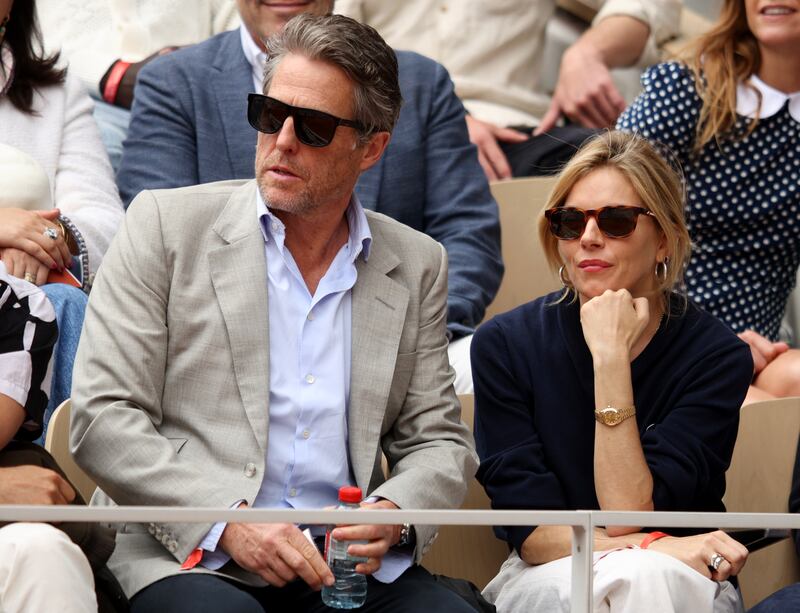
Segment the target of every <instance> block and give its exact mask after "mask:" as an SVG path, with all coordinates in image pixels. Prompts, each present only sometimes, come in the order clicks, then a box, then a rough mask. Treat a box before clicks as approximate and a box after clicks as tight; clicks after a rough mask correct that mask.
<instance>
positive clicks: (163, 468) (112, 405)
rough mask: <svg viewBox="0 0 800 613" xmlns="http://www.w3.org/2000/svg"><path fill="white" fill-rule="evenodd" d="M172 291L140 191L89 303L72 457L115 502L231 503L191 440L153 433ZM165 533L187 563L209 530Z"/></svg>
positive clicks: (152, 206)
mask: <svg viewBox="0 0 800 613" xmlns="http://www.w3.org/2000/svg"><path fill="white" fill-rule="evenodd" d="M170 291H171V274H170V262H169V257H168V256H167V254H166V252H165V249H164V243H163V236H162V227H161V222H160V218H159V211H158V208H157V205H156V202H155V199H154V197H153V195H152V194H151V193H150V192H143V193H142V194H141V195H140V196H139V197H138V198H137V199H136V201H135V202H134V203H133V205H132V206H131V207H130V209H129V210H128V213H127V215H126V217H125V220H124V222H123V225H122V227H121V229H120V231H119V233H118V235H117V236H116V238H115V239H114V241H113V243H112V245H111V247H110V248H109V251H108V253H107V254H106V257H105V259H104V261H103V266H102V267H101V269H100V271H99V273H98V275H97V279H96V281H95V284H94V287H93V289H92V295H91V297H90V299H89V304H88V307H87V311H86V319H85V322H84V328H83V332H82V335H81V340H80V344H79V346H78V352H77V356H76V360H75V367H74V373H73V379H72V380H73V387H72V407H73V408H72V423H71V435H70V443H71V448H72V453H73V455H74V456H75V460H76V461H77V462H78V464H79V465H80V466H81V467H82V468H83V469H84V470H85V471H86V472H87V473H88V474H89V475H90V476H91V477H92V478H93V479H95V481H96V482H97V484H98V486H99V487H100V488H101V489H102V490H103V491H104V492H105V493H106V494H108V495H109V496H110V497H111V498H112V499H113V500H114V501H115V502H116V503H117V504H123V505H164V506H228V505H230V503H231V500H226V499H223V495H222V494H221V492H220V490H221V489H224V488H220V487H219V484H217V483H215V482H214V480H213V479H209V478H208V473H207V470H208V467H207V466H203V465H200V463H197V462H190V461H188V460H187V458H186V457H185V454H184V455H180V454H179V453H178V451H179V450H180V446H181V445H182V443H184V442H185V439H183V440H182V439H170V438H167V437H166V436H163V435H162V434H160V433H159V432H158V431H157V429H156V428H157V426H158V425H159V424H160V423H161V422H162V417H163V413H162V405H161V399H162V393H163V389H164V382H165V378H166V375H165V371H166V368H167V353H168V335H169V330H168V327H167V301H168V299H169V295H170ZM159 527H160V528H161V530H159V532H163V533H164V534H168V535H170V538H169V539H168V540H167V542H165V543H164V544H165V545H166V546H167V548H168V549H169V550H170V551H171V553H172V554H173V555H174V556H175V557H176V558H177V559H178V560H180V561H182V560H184V559H185V558H186V556H187V555H188V554H189V553H190V552H191V551H192V549H193V548H194V547H195V546H196V545H197V543H199V542H200V540H201V539H202V538H203V536H204V535H205V534H206V533H207V532H208V530H209V528H210V524H180V525H174V524H173V525H170V524H166V525H162V526H159ZM172 542H174V543H175V545H174V548H172V547H170V543H172Z"/></svg>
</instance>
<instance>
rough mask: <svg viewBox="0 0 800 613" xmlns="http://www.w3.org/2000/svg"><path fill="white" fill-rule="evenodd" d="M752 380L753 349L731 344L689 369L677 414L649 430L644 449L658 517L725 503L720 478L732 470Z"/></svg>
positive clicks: (682, 386) (684, 379) (677, 406)
mask: <svg viewBox="0 0 800 613" xmlns="http://www.w3.org/2000/svg"><path fill="white" fill-rule="evenodd" d="M687 359H688V358H687ZM752 374H753V361H752V357H751V355H750V351H749V349H748V348H747V346H746V345H745V344H744V343H740V342H738V341H737V342H736V343H735V344H733V343H730V342H726V343H725V344H724V345H721V346H719V347H718V348H717V349H715V350H711V351H708V352H706V353H704V355H703V356H702V359H698V360H697V361H696V363H695V364H694V365H693V366H692V367H691V368H689V369H687V371H686V373H685V375H684V378H683V382H682V384H681V388H682V392H681V393H680V396H679V397H678V399H677V402H675V404H674V406H673V408H672V409H671V410H670V412H669V413H668V414H667V415H666V417H665V418H664V419H662V420H661V421H660V422H658V423H654V424H648V425H647V426H646V429H645V432H644V434H643V435H642V449H643V451H644V455H645V458H646V460H647V464H648V466H649V467H650V472H651V473H652V475H653V504H654V507H655V509H656V510H657V511H677V510H686V509H687V508H688V507H689V506H690V505H691V504H692V502H693V501H696V500H700V499H703V498H704V497H705V498H709V495H710V496H711V497H713V498H714V499H716V500H721V498H722V496H723V494H724V481H720V480H719V478H718V476H719V475H721V474H724V472H725V471H726V470H727V468H728V466H729V465H730V461H731V456H732V454H733V446H734V443H735V442H736V435H737V432H738V429H739V407H740V406H741V404H742V401H743V400H744V397H745V394H746V393H747V388H748V386H749V384H750V380H751V379H752ZM712 488H719V489H721V490H722V491H719V492H710V491H709V490H710V489H712Z"/></svg>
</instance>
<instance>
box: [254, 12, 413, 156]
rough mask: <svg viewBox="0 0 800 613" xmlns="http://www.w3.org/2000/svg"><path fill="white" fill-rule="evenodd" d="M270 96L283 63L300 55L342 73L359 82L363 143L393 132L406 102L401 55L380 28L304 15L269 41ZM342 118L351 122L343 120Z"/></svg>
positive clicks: (355, 93)
mask: <svg viewBox="0 0 800 613" xmlns="http://www.w3.org/2000/svg"><path fill="white" fill-rule="evenodd" d="M265 44H266V47H267V58H268V60H267V63H266V66H265V68H264V93H265V94H267V93H268V92H269V87H270V84H271V83H272V79H273V77H274V76H275V71H276V70H277V68H278V64H280V62H281V60H282V59H283V58H284V57H286V56H287V55H289V54H290V53H295V54H298V55H302V56H305V57H307V58H309V59H312V60H320V61H323V62H328V63H330V64H332V65H334V66H336V67H338V68H340V69H341V70H342V71H344V73H345V74H346V75H347V76H348V77H349V78H350V80H351V81H352V82H353V106H354V109H355V110H354V113H355V117H354V118H353V119H355V121H357V122H358V123H360V124H361V126H362V127H363V130H360V131H359V137H360V142H361V143H362V144H363V143H365V142H367V141H369V138H370V137H371V136H372V135H373V134H375V133H376V132H391V131H392V129H393V128H394V124H395V123H396V122H397V117H398V115H399V114H400V105H401V104H402V102H403V97H402V95H401V94H400V84H399V82H398V77H397V56H396V55H395V53H394V51H393V50H392V48H391V47H389V45H387V44H386V41H384V40H383V38H381V36H380V34H378V33H377V32H376V31H375V29H373V28H371V27H370V26H367V25H364V24H361V23H359V22H358V21H355V20H354V19H350V18H349V17H345V16H343V15H323V16H317V15H311V14H309V13H303V14H301V15H298V16H297V17H294V18H293V19H291V20H290V21H289V22H288V23H287V24H286V26H285V27H284V28H283V31H282V32H279V33H277V34H274V35H273V36H270V37H269V38H268V39H267V40H266V41H265ZM342 119H350V118H349V117H343V118H342Z"/></svg>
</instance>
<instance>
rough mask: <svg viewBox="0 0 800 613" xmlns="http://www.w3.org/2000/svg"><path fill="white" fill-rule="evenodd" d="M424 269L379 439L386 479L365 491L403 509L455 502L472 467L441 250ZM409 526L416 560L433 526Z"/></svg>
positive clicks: (430, 538) (471, 443) (463, 492)
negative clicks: (404, 371) (398, 404)
mask: <svg viewBox="0 0 800 613" xmlns="http://www.w3.org/2000/svg"><path fill="white" fill-rule="evenodd" d="M440 249H441V247H440ZM428 272H429V273H432V274H430V278H431V279H432V282H429V283H428V287H424V286H423V288H422V296H421V298H420V300H421V302H420V309H419V335H418V338H417V345H416V351H415V352H414V353H413V354H405V355H404V356H403V358H404V359H405V362H404V363H403V364H400V360H398V367H408V368H410V369H411V378H410V380H409V384H408V388H407V392H406V395H405V400H404V401H403V404H402V408H401V410H400V412H399V413H398V415H397V417H396V418H395V419H394V423H392V424H391V427H390V428H389V429H388V431H387V432H386V433H385V434H384V436H383V437H382V440H381V446H382V448H383V452H384V454H385V455H386V458H387V461H388V464H389V479H388V480H387V481H385V482H384V483H383V484H382V485H381V486H379V487H378V488H377V489H376V490H374V491H373V492H370V494H371V495H375V496H381V497H383V498H386V499H387V500H391V501H392V502H394V503H395V504H396V505H397V506H399V507H400V508H406V509H450V508H458V507H459V506H460V505H461V502H462V501H463V499H464V496H465V495H466V492H467V483H468V481H469V479H472V477H473V476H474V475H475V471H476V470H477V455H476V453H475V445H474V441H473V438H472V434H471V432H470V431H469V429H468V428H467V427H466V426H465V425H464V424H463V423H462V422H461V420H460V417H461V408H460V406H459V403H458V399H457V398H456V396H455V392H454V391H453V387H452V380H453V378H452V370H451V368H450V366H449V363H448V360H447V343H446V340H445V334H444V328H445V321H446V319H445V318H446V305H445V299H446V296H447V282H446V280H447V255H446V253H445V252H444V250H443V249H442V250H441V256H440V258H439V262H438V263H437V264H436V266H434V267H432V269H431V270H429V271H428ZM399 357H400V356H398V358H399ZM415 529H416V532H417V543H418V547H417V550H416V561H419V559H420V558H421V557H422V555H423V554H424V553H425V552H426V551H427V550H428V548H429V547H430V544H431V542H432V541H433V538H434V536H435V535H436V531H437V528H436V526H416V527H415Z"/></svg>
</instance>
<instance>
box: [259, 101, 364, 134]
mask: <svg viewBox="0 0 800 613" xmlns="http://www.w3.org/2000/svg"><path fill="white" fill-rule="evenodd" d="M289 116H291V117H292V119H294V133H295V136H297V140H299V141H300V142H301V143H303V144H305V145H308V146H309V147H325V146H326V145H330V144H331V141H332V140H333V136H334V134H336V128H337V127H338V126H348V127H350V128H355V129H356V130H362V131H363V127H362V126H361V124H360V123H358V122H357V121H350V120H349V119H340V118H338V117H335V116H334V115H329V114H328V113H323V112H322V111H315V110H314V109H304V108H300V107H299V106H292V105H290V104H286V103H284V102H281V101H280V100H276V99H275V98H270V97H269V96H262V95H261V94H250V95H249V96H247V121H249V122H250V125H251V126H253V127H254V128H255V129H256V130H258V131H259V132H264V133H266V134H275V133H276V132H277V131H278V130H280V129H281V128H282V127H283V122H284V121H286V118H287V117H289Z"/></svg>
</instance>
